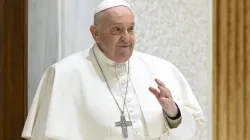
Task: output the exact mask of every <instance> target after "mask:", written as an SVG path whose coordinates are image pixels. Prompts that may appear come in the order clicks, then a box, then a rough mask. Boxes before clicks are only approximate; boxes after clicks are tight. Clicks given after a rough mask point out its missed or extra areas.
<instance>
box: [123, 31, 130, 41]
mask: <svg viewBox="0 0 250 140" xmlns="http://www.w3.org/2000/svg"><path fill="white" fill-rule="evenodd" d="M129 39H130V38H129V33H128V31H124V32H123V34H122V41H123V42H126V43H128V42H129Z"/></svg>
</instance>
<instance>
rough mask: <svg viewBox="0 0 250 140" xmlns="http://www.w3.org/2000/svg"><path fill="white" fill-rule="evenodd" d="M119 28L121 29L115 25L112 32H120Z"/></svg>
mask: <svg viewBox="0 0 250 140" xmlns="http://www.w3.org/2000/svg"><path fill="white" fill-rule="evenodd" d="M121 30H122V29H121V28H119V27H115V28H113V29H112V34H118V33H120V32H121Z"/></svg>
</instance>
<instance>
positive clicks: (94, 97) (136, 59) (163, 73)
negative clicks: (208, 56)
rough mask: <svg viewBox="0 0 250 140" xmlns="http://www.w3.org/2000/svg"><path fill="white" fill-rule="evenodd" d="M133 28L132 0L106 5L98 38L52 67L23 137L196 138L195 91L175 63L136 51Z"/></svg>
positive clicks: (199, 118) (199, 119) (98, 18)
mask: <svg viewBox="0 0 250 140" xmlns="http://www.w3.org/2000/svg"><path fill="white" fill-rule="evenodd" d="M134 26H135V22H134V14H133V12H132V10H131V7H130V6H129V5H128V4H127V3H126V2H124V1H122V0H104V1H103V2H102V3H100V4H99V5H98V7H97V9H96V12H95V16H94V24H93V25H92V26H91V27H90V31H91V33H92V36H93V38H94V40H95V44H94V45H93V47H91V48H90V49H88V50H85V51H83V52H79V53H77V54H73V55H71V56H69V57H67V58H65V59H63V60H61V61H60V62H58V63H56V64H54V65H52V66H51V67H49V68H48V69H47V70H46V72H45V74H44V76H43V78H42V80H41V82H40V84H39V87H38V90H37V93H36V95H35V97H34V100H33V104H32V106H31V109H30V112H29V115H28V118H27V121H26V124H25V127H24V130H23V134H22V137H24V138H27V139H31V140H52V139H53V140H54V139H55V140H122V139H129V140H172V139H176V138H177V139H178V140H188V139H190V138H192V137H193V136H194V135H195V133H196V132H198V131H199V129H200V128H201V127H202V126H203V124H204V117H203V114H202V111H201V108H200V106H199V104H198V102H197V100H196V99H195V96H194V95H193V93H192V91H191V89H190V87H189V85H188V83H187V81H186V80H185V78H184V77H183V75H182V74H181V73H180V72H179V71H178V70H177V68H176V67H174V66H173V65H172V64H171V63H170V62H167V61H165V60H162V59H160V58H157V57H154V56H150V55H148V54H144V53H140V52H137V51H135V50H134V44H135V37H134ZM158 78H159V79H158ZM155 86H156V87H155Z"/></svg>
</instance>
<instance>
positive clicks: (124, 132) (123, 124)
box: [115, 115, 132, 138]
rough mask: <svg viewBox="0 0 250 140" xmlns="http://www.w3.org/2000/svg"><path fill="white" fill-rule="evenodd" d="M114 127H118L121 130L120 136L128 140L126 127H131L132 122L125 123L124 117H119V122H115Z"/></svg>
mask: <svg viewBox="0 0 250 140" xmlns="http://www.w3.org/2000/svg"><path fill="white" fill-rule="evenodd" d="M115 126H116V127H118V126H120V127H121V128H122V134H123V137H124V138H128V130H127V127H128V126H132V122H131V121H126V118H125V116H124V115H121V121H119V122H116V123H115Z"/></svg>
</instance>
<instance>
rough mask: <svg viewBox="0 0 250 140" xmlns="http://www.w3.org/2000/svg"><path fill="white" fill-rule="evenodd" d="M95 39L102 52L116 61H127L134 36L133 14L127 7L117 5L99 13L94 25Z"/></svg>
mask: <svg viewBox="0 0 250 140" xmlns="http://www.w3.org/2000/svg"><path fill="white" fill-rule="evenodd" d="M96 29H97V30H98V37H97V38H96V39H95V41H96V43H97V44H98V45H99V47H100V49H101V50H102V51H103V53H104V54H105V55H106V56H107V57H108V58H109V59H111V60H113V61H115V62H117V63H123V62H125V61H127V60H128V59H129V58H130V56H131V55H132V52H133V49H134V44H135V38H134V15H133V13H132V12H131V10H130V9H129V8H127V7H123V6H119V7H113V8H110V9H107V10H106V11H104V12H103V13H101V19H100V24H99V25H97V26H96Z"/></svg>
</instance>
